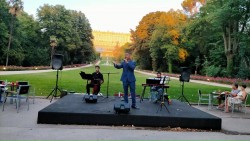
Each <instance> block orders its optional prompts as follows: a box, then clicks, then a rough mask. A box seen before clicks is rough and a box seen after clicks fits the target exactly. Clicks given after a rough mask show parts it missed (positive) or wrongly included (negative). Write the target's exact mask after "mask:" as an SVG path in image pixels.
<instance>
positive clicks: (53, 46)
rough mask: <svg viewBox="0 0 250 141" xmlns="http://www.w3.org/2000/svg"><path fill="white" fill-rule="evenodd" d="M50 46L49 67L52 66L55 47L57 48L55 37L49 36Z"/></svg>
mask: <svg viewBox="0 0 250 141" xmlns="http://www.w3.org/2000/svg"><path fill="white" fill-rule="evenodd" d="M50 46H51V55H50V66H52V57H53V55H54V54H55V47H56V46H57V40H56V36H50Z"/></svg>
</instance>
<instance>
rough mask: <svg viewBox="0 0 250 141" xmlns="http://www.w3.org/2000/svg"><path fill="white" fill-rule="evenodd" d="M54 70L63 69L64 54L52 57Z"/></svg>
mask: <svg viewBox="0 0 250 141" xmlns="http://www.w3.org/2000/svg"><path fill="white" fill-rule="evenodd" d="M52 69H54V70H62V69H63V55H62V54H54V55H53V56H52Z"/></svg>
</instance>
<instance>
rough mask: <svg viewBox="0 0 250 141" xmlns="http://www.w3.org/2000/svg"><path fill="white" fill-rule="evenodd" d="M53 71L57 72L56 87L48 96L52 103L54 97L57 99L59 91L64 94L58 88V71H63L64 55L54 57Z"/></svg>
mask: <svg viewBox="0 0 250 141" xmlns="http://www.w3.org/2000/svg"><path fill="white" fill-rule="evenodd" d="M52 69H53V70H56V86H55V88H54V89H53V90H52V91H51V92H50V94H49V95H48V96H47V98H49V97H50V96H52V97H51V100H50V102H51V101H52V99H53V98H54V97H57V91H60V92H62V91H61V90H60V89H59V88H58V70H62V69H63V55H62V54H54V55H53V56H52Z"/></svg>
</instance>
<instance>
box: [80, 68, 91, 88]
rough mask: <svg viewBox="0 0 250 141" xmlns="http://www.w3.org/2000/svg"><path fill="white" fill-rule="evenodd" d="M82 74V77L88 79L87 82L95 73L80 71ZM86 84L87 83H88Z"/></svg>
mask: <svg viewBox="0 0 250 141" xmlns="http://www.w3.org/2000/svg"><path fill="white" fill-rule="evenodd" d="M80 76H81V77H82V79H86V80H87V82H86V83H87V84H88V81H89V80H93V75H92V74H86V73H85V72H82V71H81V72H80ZM87 84H86V85H87Z"/></svg>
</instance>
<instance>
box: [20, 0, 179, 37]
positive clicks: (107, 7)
mask: <svg viewBox="0 0 250 141" xmlns="http://www.w3.org/2000/svg"><path fill="white" fill-rule="evenodd" d="M182 1H183V0H23V2H24V11H25V12H27V13H28V14H30V15H33V16H34V17H36V13H37V9H38V8H39V7H40V6H43V5H44V4H50V5H57V4H60V5H64V6H65V8H66V9H70V10H77V11H82V12H83V13H84V14H85V16H86V17H87V18H88V20H89V22H90V24H91V27H92V29H93V30H100V31H112V32H122V33H129V31H130V29H133V30H134V29H135V28H136V26H137V25H138V24H139V22H140V20H141V19H142V17H143V16H145V15H146V14H148V13H150V12H155V11H168V10H170V9H174V10H177V9H182V7H181V3H182Z"/></svg>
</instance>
